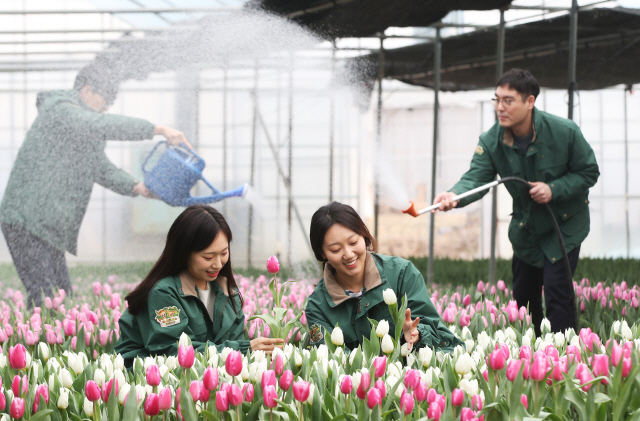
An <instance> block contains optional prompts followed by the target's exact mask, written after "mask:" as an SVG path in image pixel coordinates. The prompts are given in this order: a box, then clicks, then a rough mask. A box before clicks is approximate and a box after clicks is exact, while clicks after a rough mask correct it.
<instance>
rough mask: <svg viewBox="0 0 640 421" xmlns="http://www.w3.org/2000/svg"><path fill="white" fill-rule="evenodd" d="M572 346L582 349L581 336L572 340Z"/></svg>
mask: <svg viewBox="0 0 640 421" xmlns="http://www.w3.org/2000/svg"><path fill="white" fill-rule="evenodd" d="M570 344H571V345H574V346H577V347H578V348H580V336H578V335H576V336H574V337H573V338H571V341H570Z"/></svg>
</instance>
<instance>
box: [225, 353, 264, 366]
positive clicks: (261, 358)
mask: <svg viewBox="0 0 640 421" xmlns="http://www.w3.org/2000/svg"><path fill="white" fill-rule="evenodd" d="M251 355H252V356H253V362H254V363H259V362H260V361H264V360H265V359H267V354H266V353H265V352H264V351H256V352H254V353H253V354H251ZM223 361H227V360H226V358H225V359H224V360H223Z"/></svg>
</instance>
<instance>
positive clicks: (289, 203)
mask: <svg viewBox="0 0 640 421" xmlns="http://www.w3.org/2000/svg"><path fill="white" fill-rule="evenodd" d="M293 57H294V56H293V53H290V61H289V66H290V67H289V127H288V129H289V135H288V138H287V140H288V153H289V157H288V159H289V163H288V168H287V179H288V184H289V190H288V192H287V196H288V198H287V263H288V264H289V266H291V265H292V263H293V257H292V239H291V224H292V222H293V192H292V190H293V187H292V181H293V180H292V173H293V146H292V145H293Z"/></svg>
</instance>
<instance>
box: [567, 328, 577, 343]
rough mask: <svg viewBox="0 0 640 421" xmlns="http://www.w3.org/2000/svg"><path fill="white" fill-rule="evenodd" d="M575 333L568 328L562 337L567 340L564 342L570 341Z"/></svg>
mask: <svg viewBox="0 0 640 421" xmlns="http://www.w3.org/2000/svg"><path fill="white" fill-rule="evenodd" d="M575 334H576V332H575V331H574V330H573V328H570V327H568V328H567V329H566V330H565V331H564V337H565V338H566V339H567V340H566V342H569V341H570V340H571V338H573V337H574V336H575Z"/></svg>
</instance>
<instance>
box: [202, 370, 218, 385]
mask: <svg viewBox="0 0 640 421" xmlns="http://www.w3.org/2000/svg"><path fill="white" fill-rule="evenodd" d="M218 382H219V379H218V370H216V369H215V368H213V367H207V369H206V370H204V374H203V376H202V383H203V384H204V387H205V389H207V390H215V389H216V388H217V387H218Z"/></svg>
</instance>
